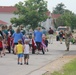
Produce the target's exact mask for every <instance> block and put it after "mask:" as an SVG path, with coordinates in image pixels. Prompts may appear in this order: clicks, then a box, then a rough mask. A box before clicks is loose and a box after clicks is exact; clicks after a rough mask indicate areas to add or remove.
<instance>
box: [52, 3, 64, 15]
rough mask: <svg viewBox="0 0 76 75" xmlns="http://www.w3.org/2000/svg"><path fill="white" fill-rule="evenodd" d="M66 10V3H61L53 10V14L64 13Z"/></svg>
mask: <svg viewBox="0 0 76 75" xmlns="http://www.w3.org/2000/svg"><path fill="white" fill-rule="evenodd" d="M64 11H65V5H64V4H63V3H59V4H58V5H57V6H56V7H55V8H54V10H53V14H63V13H64Z"/></svg>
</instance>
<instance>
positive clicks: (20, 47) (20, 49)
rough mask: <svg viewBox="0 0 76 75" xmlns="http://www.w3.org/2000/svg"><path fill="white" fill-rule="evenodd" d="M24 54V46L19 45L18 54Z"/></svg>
mask: <svg viewBox="0 0 76 75" xmlns="http://www.w3.org/2000/svg"><path fill="white" fill-rule="evenodd" d="M20 53H23V45H22V44H18V45H17V54H20Z"/></svg>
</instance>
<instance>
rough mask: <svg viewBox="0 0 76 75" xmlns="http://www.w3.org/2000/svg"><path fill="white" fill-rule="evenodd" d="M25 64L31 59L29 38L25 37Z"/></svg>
mask: <svg viewBox="0 0 76 75" xmlns="http://www.w3.org/2000/svg"><path fill="white" fill-rule="evenodd" d="M24 43H25V44H24V64H26V65H28V59H29V40H28V39H25V41H24Z"/></svg>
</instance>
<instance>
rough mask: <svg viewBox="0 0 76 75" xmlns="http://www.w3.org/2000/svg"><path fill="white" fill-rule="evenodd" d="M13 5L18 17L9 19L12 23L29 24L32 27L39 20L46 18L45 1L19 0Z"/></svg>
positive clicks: (35, 25) (34, 26) (36, 24)
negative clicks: (22, 0)
mask: <svg viewBox="0 0 76 75" xmlns="http://www.w3.org/2000/svg"><path fill="white" fill-rule="evenodd" d="M15 7H16V8H17V11H16V12H15V14H16V15H19V17H18V18H12V19H11V22H12V23H13V24H23V25H25V26H27V25H30V26H31V27H32V28H33V29H34V28H36V27H37V26H38V23H39V22H42V21H45V20H46V19H47V15H46V12H47V11H48V10H47V2H46V1H44V0H25V1H24V3H22V2H19V3H18V4H16V5H15Z"/></svg>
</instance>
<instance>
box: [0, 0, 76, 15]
mask: <svg viewBox="0 0 76 75" xmlns="http://www.w3.org/2000/svg"><path fill="white" fill-rule="evenodd" d="M19 1H22V2H23V1H24V0H0V6H14V5H15V4H16V3H18V2H19ZM46 1H48V4H47V5H48V9H49V11H51V12H52V10H53V8H54V7H56V5H57V4H59V3H63V4H64V5H65V6H66V9H69V10H71V11H72V12H74V13H75V14H76V8H75V7H76V0H46Z"/></svg>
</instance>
